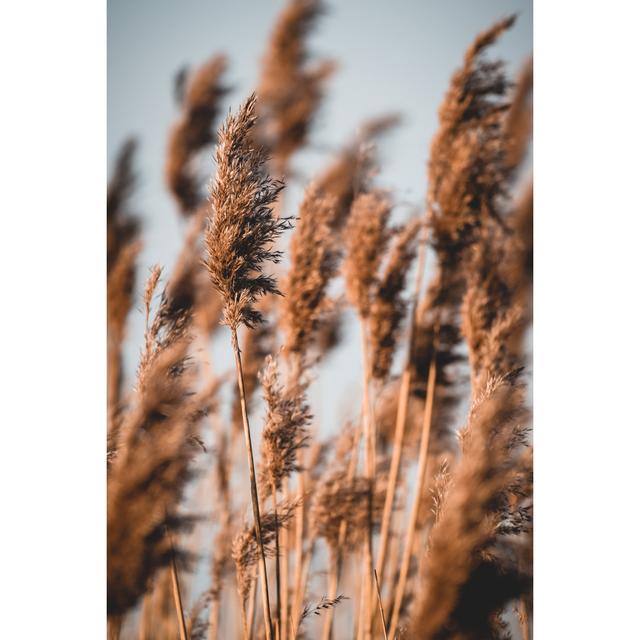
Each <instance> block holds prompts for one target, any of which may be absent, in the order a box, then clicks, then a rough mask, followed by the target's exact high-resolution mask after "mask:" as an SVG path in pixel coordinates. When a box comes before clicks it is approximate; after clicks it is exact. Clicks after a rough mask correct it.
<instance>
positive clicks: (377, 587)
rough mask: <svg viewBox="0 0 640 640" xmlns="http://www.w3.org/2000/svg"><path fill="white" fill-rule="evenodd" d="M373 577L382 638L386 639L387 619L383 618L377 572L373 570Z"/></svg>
mask: <svg viewBox="0 0 640 640" xmlns="http://www.w3.org/2000/svg"><path fill="white" fill-rule="evenodd" d="M373 578H374V580H375V581H376V594H377V596H378V610H379V611H380V621H381V623H382V632H383V633H384V640H387V621H386V620H385V619H384V608H383V607H382V597H381V596H380V584H379V583H378V572H377V571H376V570H375V569H374V570H373Z"/></svg>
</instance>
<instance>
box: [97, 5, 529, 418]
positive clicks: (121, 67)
mask: <svg viewBox="0 0 640 640" xmlns="http://www.w3.org/2000/svg"><path fill="white" fill-rule="evenodd" d="M328 4H329V7H330V10H329V13H328V14H327V15H326V16H325V17H324V18H322V19H321V21H320V24H319V28H318V30H317V32H316V33H315V34H314V36H313V38H312V47H313V50H314V51H315V52H317V53H318V54H319V55H325V56H330V57H332V58H334V59H336V60H337V61H338V64H339V69H338V71H337V73H336V74H335V76H334V77H333V78H332V79H331V81H330V83H329V92H328V97H327V99H326V101H325V103H324V105H323V107H322V110H321V113H320V116H319V118H318V122H317V126H316V128H315V129H314V131H313V135H312V144H313V145H315V146H316V150H313V149H312V150H306V151H303V152H301V153H299V154H298V155H297V156H296V157H295V159H294V168H295V169H297V170H298V171H299V172H301V173H302V174H303V175H305V176H310V175H312V174H313V172H314V171H316V170H317V169H319V168H320V167H322V166H324V164H325V163H326V162H327V159H328V156H327V152H326V149H327V148H338V147H339V146H340V145H341V144H342V143H344V141H345V140H346V139H347V138H348V137H349V136H350V135H351V134H352V132H353V131H354V130H355V129H356V127H357V126H358V125H359V124H360V123H361V122H362V121H363V120H364V119H366V118H368V117H371V116H373V115H376V114H381V113H385V112H389V111H399V112H400V113H402V115H403V116H404V121H403V123H402V125H401V126H400V127H399V128H398V129H397V130H396V131H395V132H394V133H393V134H392V135H390V136H388V138H387V139H386V140H385V142H384V143H383V144H382V146H381V149H380V151H381V157H382V166H381V171H380V176H379V182H380V184H381V185H383V186H385V187H390V188H392V189H393V190H394V194H395V200H396V201H397V202H402V203H412V204H415V205H418V206H420V205H422V203H423V201H424V197H425V193H426V178H425V163H426V161H427V153H428V149H429V144H430V140H431V138H432V136H433V134H434V132H435V130H436V127H437V111H438V106H439V104H440V102H441V100H442V96H443V94H444V92H445V90H446V88H447V85H448V82H449V78H450V76H451V73H452V72H453V71H454V70H455V69H456V68H457V67H458V66H459V65H460V63H461V60H462V56H463V54H464V51H465V48H466V47H467V46H468V45H469V43H470V42H471V41H472V40H473V38H474V36H475V35H476V34H477V33H478V32H479V31H480V30H482V29H484V28H486V27H488V26H489V25H490V24H492V23H493V22H494V21H495V20H497V19H499V18H500V17H503V16H505V15H507V14H509V13H512V12H516V13H518V15H519V18H518V21H517V22H516V25H515V26H514V27H513V28H512V29H511V31H509V32H507V33H506V34H505V35H504V36H503V37H502V39H501V40H500V42H499V43H498V45H497V46H496V47H495V48H494V55H499V56H501V57H503V58H504V59H505V60H506V61H507V63H508V65H509V69H510V70H511V71H512V72H515V71H517V69H518V67H519V66H520V64H521V63H522V62H523V61H524V59H525V58H526V57H527V56H528V55H529V54H530V53H531V51H532V6H531V2H530V1H529V0H519V1H513V0H448V1H446V2H445V1H439V2H436V1H432V0H424V1H418V0H414V1H407V0H405V1H397V2H383V1H373V0H342V1H340V2H338V1H337V0H334V1H333V2H329V3H328ZM283 5H284V2H283V1H281V0H279V1H267V0H262V1H252V2H238V1H230V0H188V1H183V2H176V1H169V0H109V3H108V72H107V78H108V131H107V136H108V154H109V166H110V167H111V163H112V160H113V157H114V155H115V153H116V151H117V149H118V147H119V145H120V143H121V142H122V141H123V140H124V139H125V138H126V137H127V136H128V135H131V134H133V135H136V136H137V137H138V138H139V140H140V149H139V154H138V156H137V163H138V170H139V173H140V177H141V184H140V187H139V189H138V191H137V193H136V196H135V205H136V209H137V210H138V211H139V212H140V213H141V215H142V216H143V220H144V240H145V249H144V252H143V254H142V257H141V266H142V268H141V278H144V276H145V274H146V272H147V268H148V267H149V266H151V265H152V264H154V263H159V264H161V265H164V266H165V269H166V272H168V270H169V269H170V268H171V265H172V263H173V260H174V258H175V255H176V253H177V251H178V249H179V247H180V243H181V238H182V233H183V226H182V222H181V220H180V219H179V216H178V215H177V213H176V211H175V208H174V207H173V202H172V200H171V198H170V196H169V195H168V193H167V191H166V189H165V188H164V183H163V163H164V154H165V146H166V140H167V132H168V129H169V127H170V125H171V123H172V122H173V120H174V118H175V116H176V109H175V106H174V103H173V98H172V90H173V88H172V79H173V76H174V73H175V72H176V70H177V69H178V68H179V67H180V66H182V65H184V64H188V65H190V66H196V65H198V64H200V63H201V62H202V61H204V60H205V59H206V58H208V57H209V56H211V55H212V54H214V53H216V52H224V53H226V54H227V56H228V57H229V62H230V64H229V70H228V74H227V82H228V84H230V85H232V86H233V88H234V89H233V91H232V92H231V93H230V94H229V95H228V96H227V97H226V99H225V105H224V106H225V110H227V109H228V108H234V109H235V108H236V107H237V105H238V104H239V103H240V101H241V100H242V99H243V98H244V97H245V96H246V95H247V94H249V93H250V92H251V91H252V89H253V87H254V86H255V83H256V79H257V76H258V72H259V63H260V58H261V55H262V52H263V50H264V47H265V43H266V41H267V39H268V36H269V32H270V30H271V28H272V25H273V22H274V19H275V17H276V16H277V14H278V12H279V10H280V9H281V8H282V6H283ZM204 166H205V167H210V168H211V171H212V170H213V164H212V162H211V160H209V159H205V161H204ZM299 197H300V187H299V186H298V185H290V187H289V189H288V193H287V199H286V203H287V209H288V212H289V213H293V212H294V208H295V205H296V203H297V202H298V200H299ZM398 215H400V216H402V215H406V208H401V209H399V210H398ZM141 331H142V321H141V317H140V314H134V315H133V317H132V318H131V322H130V329H129V339H128V343H127V349H126V352H127V358H128V368H129V370H130V371H131V370H132V368H133V367H134V366H135V360H136V357H137V353H138V345H139V344H140V338H141ZM347 342H348V343H349V344H348V346H347V348H344V349H343V350H342V352H341V353H340V354H337V355H336V356H335V357H334V358H333V359H332V360H329V361H328V363H327V367H326V371H325V372H324V373H323V374H322V376H321V380H320V384H319V385H317V386H318V389H316V391H315V392H314V393H316V394H318V393H320V394H321V397H318V398H316V400H317V402H318V403H320V404H321V407H322V414H323V415H322V418H323V420H322V422H323V427H326V428H328V429H330V430H333V429H335V428H337V426H338V425H337V424H336V422H337V420H338V412H339V411H340V410H341V407H342V406H344V403H343V402H342V394H345V395H346V392H347V390H351V391H352V392H357V391H358V383H359V375H358V373H357V368H358V364H359V351H358V341H357V332H356V331H355V327H354V326H350V327H349V329H348V331H347ZM226 351H227V349H225V346H224V344H223V345H221V347H220V350H218V348H215V349H214V356H213V357H214V359H215V361H216V363H218V364H219V366H218V368H220V367H221V366H226V364H227V362H228V361H227V354H226ZM220 363H222V364H220ZM352 372H353V375H352ZM325 376H327V381H326V382H323V381H322V378H325ZM319 389H322V391H319ZM335 392H338V402H337V403H336V402H335V401H333V402H331V401H330V400H329V398H335V397H336V396H335ZM325 394H327V395H326V396H325ZM349 395H351V394H349Z"/></svg>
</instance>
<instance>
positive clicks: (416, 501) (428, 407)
mask: <svg viewBox="0 0 640 640" xmlns="http://www.w3.org/2000/svg"><path fill="white" fill-rule="evenodd" d="M428 376H429V382H428V384H427V398H426V400H425V407H424V416H423V422H422V434H421V436H420V456H419V458H418V478H417V480H416V491H415V494H414V496H413V503H412V505H411V515H410V516H409V525H408V530H407V539H406V542H405V547H404V551H403V555H402V565H401V567H400V578H399V580H398V586H397V588H396V597H395V601H394V605H393V613H392V615H391V625H390V628H389V636H390V637H391V638H395V634H396V630H397V628H398V620H399V618H400V608H401V606H402V600H403V598H404V592H405V588H406V586H407V576H408V575H409V565H410V563H411V556H412V554H413V539H414V535H415V530H416V523H417V520H418V511H419V508H420V498H421V495H422V487H423V485H424V479H425V476H426V472H427V460H428V453H429V437H430V435H431V416H432V414H433V399H434V396H435V388H436V348H435V342H434V350H433V355H432V356H431V364H430V365H429V374H428Z"/></svg>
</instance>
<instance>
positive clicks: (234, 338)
mask: <svg viewBox="0 0 640 640" xmlns="http://www.w3.org/2000/svg"><path fill="white" fill-rule="evenodd" d="M231 344H232V346H233V354H234V358H235V363H236V373H237V378H238V394H239V396H240V408H241V411H242V426H243V429H244V443H245V446H246V450H247V466H248V468H249V484H250V486H251V506H252V507H253V520H254V526H255V532H256V542H257V544H258V549H259V551H260V558H259V561H258V567H259V570H260V585H261V593H262V612H263V615H264V624H265V632H266V637H267V640H271V639H272V637H273V635H272V628H273V627H272V623H271V605H270V602H269V583H268V574H267V560H266V557H265V553H264V545H263V543H262V540H263V538H262V525H261V520H260V501H259V499H258V485H257V483H256V469H255V463H254V460H253V445H252V443H251V429H250V427H249V416H248V415H247V403H246V398H245V392H244V378H243V375H242V356H241V355H240V347H239V346H238V332H237V330H236V329H235V328H233V329H232V332H231Z"/></svg>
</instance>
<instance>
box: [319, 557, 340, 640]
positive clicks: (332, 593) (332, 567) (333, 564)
mask: <svg viewBox="0 0 640 640" xmlns="http://www.w3.org/2000/svg"><path fill="white" fill-rule="evenodd" d="M327 593H328V596H327V597H328V598H329V600H334V599H335V597H336V595H337V594H338V554H337V553H336V550H334V549H331V558H330V561H329V576H328V584H327ZM331 609H333V607H331V608H330V609H329V611H331ZM329 611H327V613H328V612H329ZM332 625H333V616H331V617H329V616H328V615H327V616H326V617H325V619H324V626H323V628H322V640H330V638H331V635H332V633H331V630H332V629H331V628H332Z"/></svg>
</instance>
